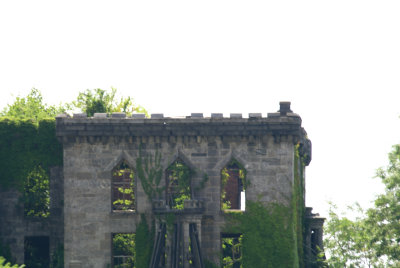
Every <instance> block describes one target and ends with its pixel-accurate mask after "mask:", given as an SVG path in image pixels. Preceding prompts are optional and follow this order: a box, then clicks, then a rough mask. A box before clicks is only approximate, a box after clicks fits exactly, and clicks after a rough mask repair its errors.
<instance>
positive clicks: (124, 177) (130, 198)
mask: <svg viewBox="0 0 400 268" xmlns="http://www.w3.org/2000/svg"><path fill="white" fill-rule="evenodd" d="M134 178H135V172H134V170H133V169H132V168H130V167H129V166H128V164H127V163H126V162H125V161H122V162H121V163H120V164H119V165H118V166H116V167H115V168H114V169H113V171H112V209H113V210H135V180H134Z"/></svg>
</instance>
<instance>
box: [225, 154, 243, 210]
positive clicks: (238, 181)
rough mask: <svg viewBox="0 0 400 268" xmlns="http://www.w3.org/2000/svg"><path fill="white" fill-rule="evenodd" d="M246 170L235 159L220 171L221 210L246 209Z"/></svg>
mask: <svg viewBox="0 0 400 268" xmlns="http://www.w3.org/2000/svg"><path fill="white" fill-rule="evenodd" d="M245 178H246V170H245V169H244V167H243V166H242V165H241V164H240V163H239V162H238V161H236V160H235V159H232V160H231V161H230V162H229V163H228V164H227V165H226V166H225V167H224V168H223V169H222V171H221V208H222V209H223V210H227V209H240V210H245V208H246V192H245V190H246V185H245Z"/></svg>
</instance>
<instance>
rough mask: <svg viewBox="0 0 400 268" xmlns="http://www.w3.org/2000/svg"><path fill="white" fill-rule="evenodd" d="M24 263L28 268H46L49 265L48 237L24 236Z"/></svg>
mask: <svg viewBox="0 0 400 268" xmlns="http://www.w3.org/2000/svg"><path fill="white" fill-rule="evenodd" d="M24 263H25V265H26V267H29V268H48V267H49V265H50V239H49V237H48V236H26V237H25V239H24Z"/></svg>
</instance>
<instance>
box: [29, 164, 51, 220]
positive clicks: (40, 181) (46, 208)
mask: <svg viewBox="0 0 400 268" xmlns="http://www.w3.org/2000/svg"><path fill="white" fill-rule="evenodd" d="M23 200H24V213H25V216H29V217H41V218H47V217H48V216H49V215H50V185H49V175H48V174H47V173H46V171H45V170H44V169H43V168H42V167H41V166H40V165H39V166H36V167H35V168H34V169H33V170H32V171H31V172H30V173H29V174H28V176H27V177H26V180H25V184H24V195H23Z"/></svg>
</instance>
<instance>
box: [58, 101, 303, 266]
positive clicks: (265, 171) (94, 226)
mask: <svg viewBox="0 0 400 268" xmlns="http://www.w3.org/2000/svg"><path fill="white" fill-rule="evenodd" d="M57 136H58V138H59V140H60V141H61V142H62V143H63V148H64V174H63V175H64V215H65V218H64V231H65V232H64V235H65V236H64V248H65V267H88V268H89V267H93V268H101V267H104V268H105V267H109V266H110V265H111V254H112V253H111V243H112V241H111V238H112V233H130V232H133V233H134V232H135V231H136V227H137V225H138V223H139V221H140V214H146V215H147V216H148V217H149V218H153V219H154V210H153V206H152V202H153V200H149V198H148V196H146V194H145V192H144V190H143V188H142V185H141V181H140V180H139V179H138V178H137V176H135V199H136V201H135V202H136V208H135V211H125V212H124V211H118V212H116V211H112V208H111V202H112V200H111V198H112V197H111V194H112V191H111V182H112V180H111V179H112V170H113V168H114V167H116V166H117V165H118V164H119V163H120V162H121V161H125V162H126V163H127V164H128V165H129V166H130V167H131V168H133V169H134V170H135V169H136V160H137V159H138V158H139V157H140V155H139V153H140V152H141V154H142V155H143V156H155V155H156V153H157V154H161V166H162V170H163V171H164V173H165V171H166V170H167V168H168V167H169V166H170V165H171V163H173V162H174V161H175V160H176V159H180V160H182V161H183V162H184V163H185V164H186V165H187V166H189V167H190V168H191V169H192V170H194V171H195V173H194V175H193V177H192V178H191V187H192V189H197V190H193V194H192V199H195V200H201V201H202V204H204V210H203V211H202V212H201V213H198V212H196V213H192V214H190V213H188V214H187V215H185V214H182V215H179V217H181V220H182V222H187V223H191V222H196V223H198V225H201V226H199V233H200V241H201V250H202V254H203V257H204V258H205V259H208V260H210V261H212V262H215V263H219V258H220V253H219V252H220V250H221V238H220V236H221V232H222V230H223V226H224V223H225V221H224V212H223V211H222V210H221V191H222V190H221V170H222V169H223V168H224V167H225V166H226V165H227V164H228V163H229V162H230V161H231V160H232V159H235V160H237V161H238V162H239V163H240V164H241V165H242V166H243V167H244V168H245V169H246V171H247V174H246V180H247V181H248V182H249V184H248V186H247V188H246V200H251V201H259V202H262V203H264V204H268V203H270V202H277V203H281V204H283V205H287V206H288V205H290V202H291V198H292V190H293V183H294V174H293V167H294V153H295V147H294V146H295V145H296V144H298V143H302V144H305V145H307V146H304V148H310V146H309V145H310V142H309V140H307V138H306V134H305V131H304V129H303V128H302V127H301V118H300V117H299V116H298V115H297V114H294V113H292V112H291V111H290V106H289V107H288V104H287V103H281V109H280V111H279V112H278V113H271V114H268V117H267V118H262V117H261V116H260V114H250V115H249V118H241V116H240V117H239V116H238V115H236V114H234V115H232V116H231V117H230V118H223V117H221V116H214V117H211V118H203V117H202V115H201V116H200V115H198V114H196V115H193V116H192V117H188V118H181V119H177V118H163V117H162V115H157V116H154V117H153V118H150V119H143V118H140V117H138V116H136V117H133V118H121V115H118V118H117V117H111V118H99V117H97V118H96V116H95V118H85V117H84V116H79V117H78V116H77V117H75V118H68V117H58V118H57ZM307 154H308V155H309V156H310V155H311V152H310V151H308V152H307ZM205 174H206V175H207V177H208V180H207V181H206V182H205V183H204V175H205ZM163 184H165V178H164V177H163V179H162V180H161V186H163ZM202 184H204V185H203V187H200V186H201V185H202ZM303 185H304V184H303ZM159 199H165V196H160V197H159ZM185 267H187V266H185Z"/></svg>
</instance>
